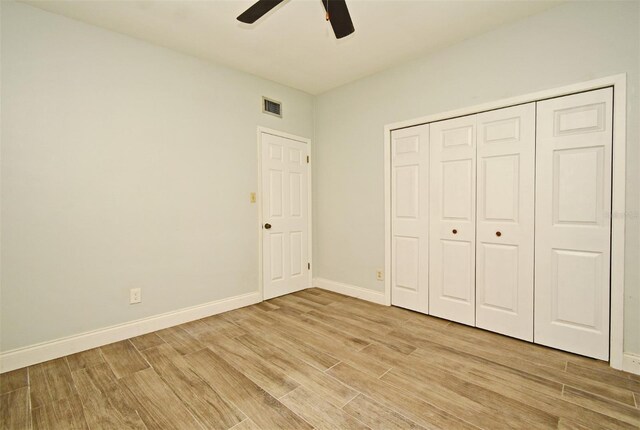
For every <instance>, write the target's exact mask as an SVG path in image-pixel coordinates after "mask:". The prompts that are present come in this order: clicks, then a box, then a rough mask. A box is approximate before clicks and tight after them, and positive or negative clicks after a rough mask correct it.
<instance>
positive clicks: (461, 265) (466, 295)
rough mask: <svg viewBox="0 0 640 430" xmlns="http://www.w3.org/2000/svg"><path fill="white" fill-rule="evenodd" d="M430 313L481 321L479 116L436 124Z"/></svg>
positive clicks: (432, 138)
mask: <svg viewBox="0 0 640 430" xmlns="http://www.w3.org/2000/svg"><path fill="white" fill-rule="evenodd" d="M430 141H431V151H430V154H431V163H430V165H431V188H430V205H431V209H430V214H431V215H430V221H429V224H430V232H431V238H430V251H431V253H430V260H429V261H430V271H429V313H430V314H431V315H435V316H438V317H441V318H446V319H449V320H453V321H457V322H460V323H463V324H469V325H474V324H475V213H476V208H475V206H476V201H475V198H476V197H475V195H476V193H475V188H476V184H475V178H476V158H475V152H476V116H475V115H472V116H467V117H462V118H456V119H452V120H447V121H441V122H436V123H433V124H431V130H430Z"/></svg>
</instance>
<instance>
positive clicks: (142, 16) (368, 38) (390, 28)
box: [24, 0, 558, 94]
mask: <svg viewBox="0 0 640 430" xmlns="http://www.w3.org/2000/svg"><path fill="white" fill-rule="evenodd" d="M24 2H25V3H29V4H31V5H34V6H36V7H39V8H41V9H45V10H48V11H51V12H55V13H58V14H61V15H65V16H68V17H71V18H75V19H78V20H81V21H84V22H87V23H90V24H94V25H97V26H100V27H104V28H107V29H110V30H113V31H116V32H119V33H124V34H128V35H131V36H134V37H137V38H139V39H143V40H147V41H149V42H152V43H155V44H158V45H162V46H166V47H169V48H172V49H175V50H177V51H181V52H185V53H188V54H191V55H194V56H197V57H200V58H204V59H207V60H211V61H214V62H217V63H221V64H225V65H227V66H230V67H233V68H235V69H239V70H243V71H245V72H249V73H252V74H254V75H258V76H261V77H263V78H267V79H270V80H273V81H276V82H280V83H282V84H285V85H288V86H290V87H294V88H298V89H300V90H303V91H306V92H308V93H311V94H319V93H322V92H324V91H327V90H329V89H331V88H335V87H337V86H340V85H343V84H345V83H348V82H350V81H353V80H356V79H358V78H361V77H364V76H367V75H370V74H372V73H375V72H377V71H380V70H383V69H386V68H389V67H391V66H394V65H396V64H399V63H401V62H404V61H408V60H411V59H413V58H417V57H419V56H422V55H426V54H428V53H431V52H434V51H436V50H438V49H441V48H443V47H445V46H448V45H451V44H454V43H456V42H460V41H462V40H464V39H467V38H469V37H472V36H474V35H477V34H480V33H483V32H486V31H489V30H491V29H493V28H495V27H496V26H499V25H502V24H506V23H508V22H512V21H515V20H518V19H521V18H523V17H526V16H529V15H532V14H535V13H538V12H541V11H543V10H545V9H548V8H550V7H553V6H555V5H557V4H558V2H557V1H539V0H536V1H485V0H470V1H426V0H422V1H420V0H413V1H405V0H347V4H348V7H349V10H350V12H351V16H352V19H353V22H354V26H355V28H356V32H355V33H354V34H353V35H351V36H348V37H346V38H344V39H341V40H336V39H335V37H334V35H333V32H332V30H331V27H330V24H329V23H327V22H325V19H324V8H323V6H322V3H321V1H320V0H285V1H284V2H283V3H282V4H281V5H279V6H278V7H276V8H275V9H274V10H273V11H271V13H269V14H268V15H267V16H265V17H263V18H262V19H260V20H259V21H258V22H257V23H256V24H254V25H252V26H250V25H246V24H242V23H240V22H238V21H237V20H236V16H238V15H239V14H240V13H241V12H242V11H244V10H245V9H246V8H248V7H249V6H250V5H251V4H252V3H253V0H200V1H188V0H173V1H157V0H155V1H150V0H147V1H113V0H112V1H80V0H75V1H56V0H49V1H32V0H25V1H24Z"/></svg>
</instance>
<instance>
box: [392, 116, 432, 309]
mask: <svg viewBox="0 0 640 430" xmlns="http://www.w3.org/2000/svg"><path fill="white" fill-rule="evenodd" d="M391 163H392V164H391V169H392V174H391V195H392V197H391V199H392V200H391V220H392V221H391V222H392V225H391V230H392V233H391V234H392V247H393V248H392V259H391V303H392V304H393V305H396V306H400V307H403V308H407V309H411V310H414V311H418V312H423V313H428V311H429V235H428V233H429V125H421V126H417V127H411V128H405V129H402V130H394V131H393V132H392V134H391Z"/></svg>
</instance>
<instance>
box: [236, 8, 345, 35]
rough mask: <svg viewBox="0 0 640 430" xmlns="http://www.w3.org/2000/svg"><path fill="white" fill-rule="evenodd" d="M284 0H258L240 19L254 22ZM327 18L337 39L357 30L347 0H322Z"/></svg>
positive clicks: (248, 22)
mask: <svg viewBox="0 0 640 430" xmlns="http://www.w3.org/2000/svg"><path fill="white" fill-rule="evenodd" d="M283 1H284V0H258V1H257V2H256V3H254V4H253V6H251V7H250V8H249V9H247V10H245V11H244V12H242V13H241V14H240V16H238V21H240V22H244V23H245V24H253V23H254V22H256V21H257V20H258V19H260V18H261V17H262V16H264V15H265V14H266V13H267V12H269V11H270V10H271V9H273V8H274V7H276V6H277V5H279V4H280V3H282V2H283ZM321 1H322V5H323V6H324V10H325V12H326V20H327V21H329V22H330V23H331V27H332V28H333V33H334V34H335V35H336V39H342V38H343V37H345V36H348V35H350V34H351V33H353V32H354V31H355V29H354V28H353V22H352V21H351V15H349V9H347V3H346V2H345V0H321Z"/></svg>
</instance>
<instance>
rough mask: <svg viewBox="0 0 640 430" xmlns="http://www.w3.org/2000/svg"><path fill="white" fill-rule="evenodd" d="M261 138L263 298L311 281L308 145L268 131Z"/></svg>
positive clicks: (300, 287)
mask: <svg viewBox="0 0 640 430" xmlns="http://www.w3.org/2000/svg"><path fill="white" fill-rule="evenodd" d="M261 142H262V221H263V226H262V227H263V228H262V278H263V296H264V299H265V300H266V299H270V298H273V297H277V296H281V295H283V294H289V293H292V292H294V291H299V290H302V289H304V288H307V287H308V286H309V268H308V263H309V260H308V254H309V252H308V250H309V249H308V240H309V214H308V202H309V190H308V186H307V183H308V176H309V164H308V163H307V155H308V153H309V152H308V151H309V149H308V147H307V144H306V143H304V142H299V141H297V140H292V139H286V138H284V137H280V136H275V135H272V134H268V133H262V134H261Z"/></svg>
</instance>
